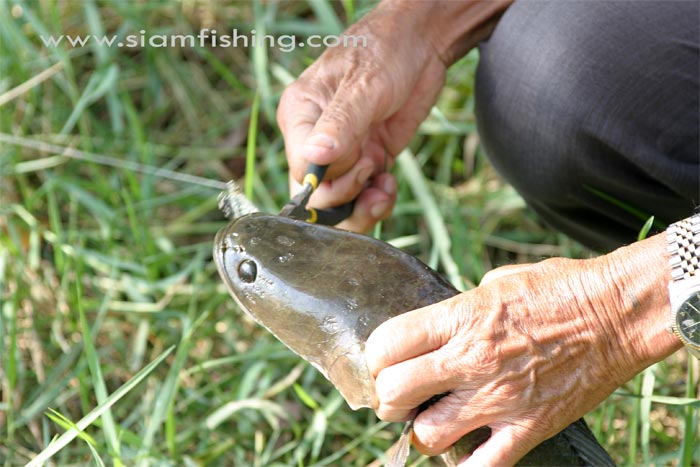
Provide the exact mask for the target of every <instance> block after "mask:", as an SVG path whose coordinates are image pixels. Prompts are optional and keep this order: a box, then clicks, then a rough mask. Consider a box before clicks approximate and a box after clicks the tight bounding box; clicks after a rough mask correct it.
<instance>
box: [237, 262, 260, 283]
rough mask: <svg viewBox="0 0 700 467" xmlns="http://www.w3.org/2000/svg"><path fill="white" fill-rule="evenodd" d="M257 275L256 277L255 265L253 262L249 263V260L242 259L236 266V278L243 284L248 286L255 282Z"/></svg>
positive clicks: (256, 268)
mask: <svg viewBox="0 0 700 467" xmlns="http://www.w3.org/2000/svg"><path fill="white" fill-rule="evenodd" d="M257 275H258V267H257V266H256V265H255V262H254V261H251V260H249V259H244V260H243V261H241V262H240V264H239V265H238V277H240V279H241V280H242V281H243V282H245V283H247V284H250V283H251V282H255V277H256V276H257Z"/></svg>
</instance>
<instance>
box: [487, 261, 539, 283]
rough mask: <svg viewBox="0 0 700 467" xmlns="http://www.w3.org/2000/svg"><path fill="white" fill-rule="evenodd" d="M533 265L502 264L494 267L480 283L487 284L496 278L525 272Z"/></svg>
mask: <svg viewBox="0 0 700 467" xmlns="http://www.w3.org/2000/svg"><path fill="white" fill-rule="evenodd" d="M531 267H532V264H509V265H507V266H501V267H500V268H496V269H492V270H490V271H489V272H487V273H486V274H484V277H482V278H481V282H479V285H480V286H481V285H486V284H488V283H489V282H493V281H495V280H496V279H500V278H502V277H505V276H509V275H511V274H518V273H520V272H524V271H526V270H528V269H530V268H531Z"/></svg>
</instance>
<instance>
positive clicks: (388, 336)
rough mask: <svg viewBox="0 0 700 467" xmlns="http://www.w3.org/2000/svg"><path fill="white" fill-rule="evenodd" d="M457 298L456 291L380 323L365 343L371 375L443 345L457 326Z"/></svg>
mask: <svg viewBox="0 0 700 467" xmlns="http://www.w3.org/2000/svg"><path fill="white" fill-rule="evenodd" d="M460 300H462V298H461V295H458V296H456V297H453V298H451V299H448V300H445V301H442V302H439V303H436V304H433V305H429V306H426V307H424V308H419V309H417V310H413V311H409V312H407V313H403V314H401V315H398V316H395V317H393V318H391V319H389V320H387V321H385V322H383V323H382V324H380V325H379V326H378V327H377V328H376V329H375V330H374V331H373V332H372V334H370V336H369V338H368V339H367V343H366V344H365V358H366V360H367V366H368V368H369V370H370V372H371V373H372V375H373V376H375V377H376V376H377V375H378V374H379V372H380V371H381V370H383V369H384V368H387V367H389V366H391V365H394V364H396V363H399V362H402V361H404V360H408V359H410V358H414V357H417V356H419V355H422V354H425V353H428V352H432V351H433V350H436V349H438V348H440V347H442V346H443V345H445V344H446V343H447V342H448V341H449V339H450V338H451V337H452V336H453V335H454V330H455V329H456V328H458V327H459V326H458V324H459V323H460V317H459V316H458V315H459V312H460V307H459V303H460Z"/></svg>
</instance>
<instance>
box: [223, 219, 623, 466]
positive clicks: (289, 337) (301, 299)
mask: <svg viewBox="0 0 700 467" xmlns="http://www.w3.org/2000/svg"><path fill="white" fill-rule="evenodd" d="M214 259H215V261H216V265H217V268H218V270H219V273H220V275H221V277H222V278H223V280H224V282H225V283H226V286H227V288H228V290H229V291H230V292H231V295H232V296H233V297H234V299H235V300H236V301H237V302H238V304H239V305H240V307H241V308H242V309H243V310H244V311H245V312H247V313H248V314H249V315H250V316H252V317H253V319H255V321H257V322H258V323H259V324H260V325H262V326H263V327H265V328H266V329H267V330H268V331H270V332H271V333H272V334H273V335H274V336H275V337H276V338H277V339H279V340H280V341H282V342H283V343H284V344H285V345H286V346H287V347H289V348H290V349H291V350H293V351H294V352H296V353H297V354H298V355H300V356H301V357H302V358H304V359H305V360H307V361H308V362H309V363H311V364H312V365H313V366H314V367H316V368H317V369H318V370H319V371H320V372H321V373H322V374H323V375H324V376H325V377H326V378H327V379H328V380H330V381H331V383H333V384H334V385H335V387H336V388H337V389H338V390H339V391H340V393H341V394H342V396H343V397H344V398H345V400H346V401H347V403H348V404H349V405H350V407H351V408H353V409H358V408H360V407H375V406H376V393H375V389H374V380H373V378H372V375H371V374H370V373H369V370H368V369H367V364H366V362H365V356H364V346H365V342H366V341H367V337H368V336H369V335H370V334H371V333H372V331H373V330H374V329H375V328H376V327H377V326H379V324H381V323H382V322H384V321H386V320H388V319H389V318H392V317H393V316H396V315H399V314H402V313H405V312H407V311H410V310H414V309H416V308H421V307H424V306H427V305H430V304H432V303H436V302H439V301H442V300H446V299H448V298H450V297H453V296H454V295H457V294H458V293H459V291H458V290H456V289H455V288H454V287H452V286H451V285H450V284H449V283H447V282H446V281H445V280H444V279H442V278H441V277H440V276H439V275H438V274H437V273H436V272H435V271H433V270H432V269H430V268H429V267H428V266H426V265H425V264H423V263H422V262H420V261H419V260H418V259H416V258H415V257H413V256H411V255H409V254H407V253H404V252H403V251H401V250H399V249H397V248H394V247H392V246H390V245H389V244H387V243H384V242H382V241H379V240H375V239H373V238H371V237H367V236H364V235H359V234H355V233H351V232H346V231H343V230H339V229H335V228H332V227H326V226H323V225H317V224H310V223H307V222H303V221H299V220H294V219H290V218H286V217H281V216H274V215H267V214H261V213H253V214H248V215H244V216H241V217H239V218H237V219H234V220H233V221H232V222H231V223H230V224H229V225H228V226H227V227H225V228H224V229H222V230H221V231H219V232H218V234H217V236H216V240H215V242H214ZM409 435H410V422H409V425H407V429H406V430H404V435H403V436H402V439H401V440H399V443H397V444H401V446H398V447H397V449H394V450H393V451H394V453H393V454H392V455H390V456H389V457H390V459H389V461H388V463H387V465H391V466H392V467H394V466H403V465H404V464H405V461H406V456H407V455H408V439H409V438H408V436H409ZM489 436H490V429H489V428H488V427H482V428H480V429H478V430H475V431H474V432H472V433H469V434H467V435H465V436H464V437H463V438H462V439H461V440H460V441H458V442H457V443H456V444H455V445H454V446H453V447H452V448H451V449H450V451H449V452H447V453H446V454H443V455H442V456H441V457H442V462H444V463H445V464H446V465H448V466H453V465H456V463H457V462H458V461H459V460H460V458H462V457H463V456H465V455H467V454H470V453H471V452H472V451H473V450H474V449H476V448H477V447H478V446H479V445H480V444H481V443H483V442H484V441H485V440H486V439H488V437H489ZM517 465H521V466H596V467H597V466H614V465H615V464H614V463H613V461H612V459H611V458H610V457H609V456H608V454H607V453H606V452H605V450H604V449H603V448H602V447H601V446H600V445H599V444H598V442H597V441H596V439H595V437H594V436H593V434H592V433H591V432H590V430H589V429H588V426H587V425H586V423H585V422H584V421H583V420H578V421H576V422H575V423H572V424H571V425H569V426H568V427H567V428H565V429H564V430H563V431H562V432H560V433H559V434H557V435H556V436H554V437H553V438H550V439H548V440H546V441H544V442H543V443H542V444H540V445H539V446H537V447H535V448H534V449H533V450H532V451H530V453H528V454H527V455H526V456H525V457H524V458H523V459H521V460H520V461H519V463H518V464H517Z"/></svg>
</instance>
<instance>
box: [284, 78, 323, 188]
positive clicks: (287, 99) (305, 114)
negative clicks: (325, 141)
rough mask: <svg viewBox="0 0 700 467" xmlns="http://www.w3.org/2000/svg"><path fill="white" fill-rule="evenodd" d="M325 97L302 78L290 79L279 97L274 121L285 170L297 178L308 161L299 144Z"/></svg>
mask: <svg viewBox="0 0 700 467" xmlns="http://www.w3.org/2000/svg"><path fill="white" fill-rule="evenodd" d="M326 99H327V98H325V97H324V96H323V95H319V94H318V92H316V91H313V92H312V91H310V90H309V89H307V85H306V84H304V82H303V81H296V82H294V83H292V84H291V85H290V86H288V87H287V89H285V91H284V93H282V97H281V98H280V103H279V105H278V107H277V122H278V124H279V127H280V130H281V132H282V136H283V137H284V144H285V151H286V153H287V160H288V162H289V172H290V174H291V176H292V178H293V179H295V180H298V181H301V180H302V178H303V177H304V172H305V170H306V166H307V164H308V161H307V160H306V159H305V157H304V152H303V151H302V147H303V145H304V142H305V141H306V139H307V138H308V137H309V134H310V133H311V130H312V129H313V127H314V125H315V123H316V121H317V120H318V119H319V117H320V116H321V114H322V105H323V102H324V101H325V100H326ZM328 100H330V99H328Z"/></svg>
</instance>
